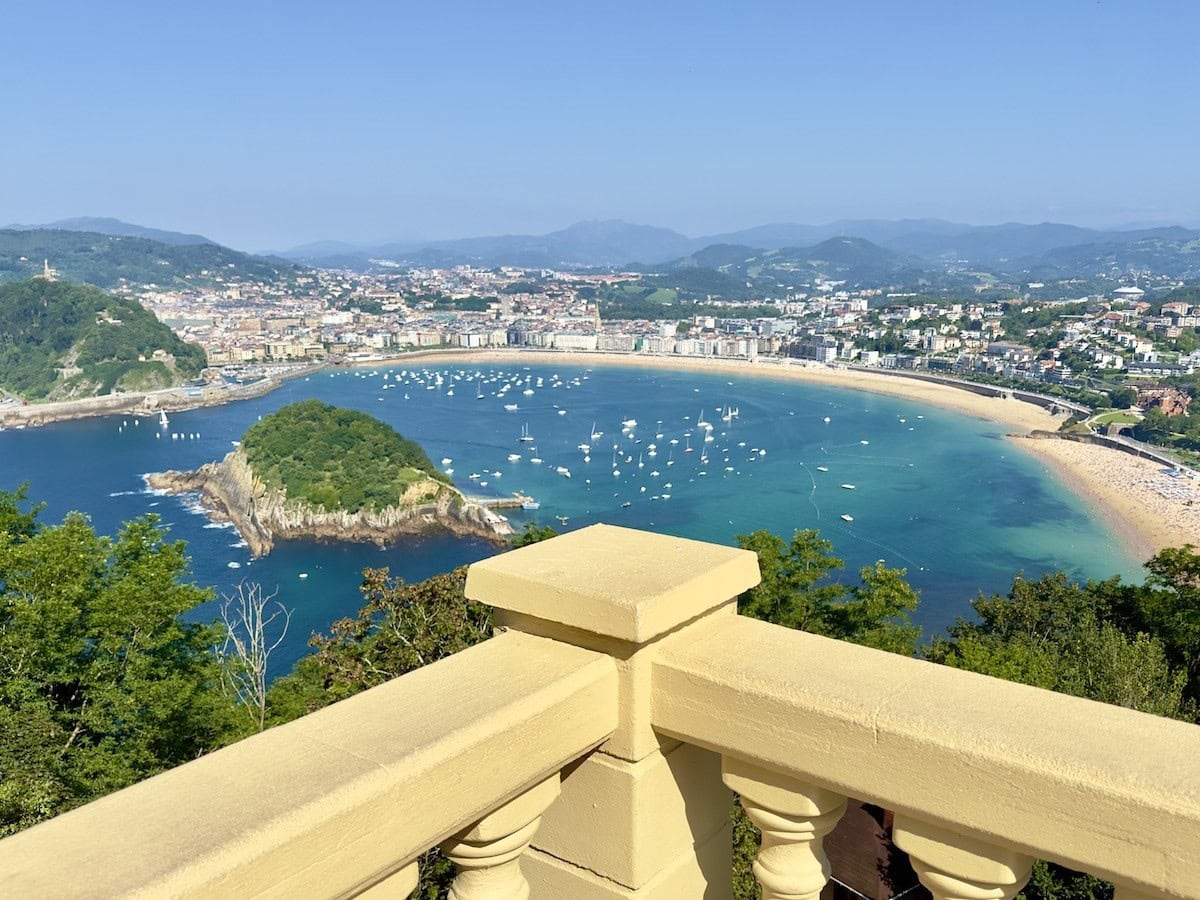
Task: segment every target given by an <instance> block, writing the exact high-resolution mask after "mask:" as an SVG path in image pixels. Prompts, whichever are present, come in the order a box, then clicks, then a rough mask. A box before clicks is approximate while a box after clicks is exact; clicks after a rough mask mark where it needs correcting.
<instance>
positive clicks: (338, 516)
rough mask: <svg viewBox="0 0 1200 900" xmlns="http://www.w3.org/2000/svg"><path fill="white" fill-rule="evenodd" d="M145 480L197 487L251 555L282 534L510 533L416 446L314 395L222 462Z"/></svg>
mask: <svg viewBox="0 0 1200 900" xmlns="http://www.w3.org/2000/svg"><path fill="white" fill-rule="evenodd" d="M146 481H147V483H148V484H149V485H150V487H152V488H155V489H157V490H163V491H167V492H170V493H175V494H179V493H199V494H200V496H201V502H202V503H203V504H204V506H205V507H206V508H207V509H208V510H209V513H210V515H211V516H212V517H213V519H215V520H217V521H227V522H232V523H233V525H234V527H236V528H237V530H238V532H239V533H240V534H241V536H242V538H243V539H244V540H245V541H246V543H247V544H248V545H249V547H250V552H251V553H252V554H253V555H254V556H256V557H257V556H265V555H266V554H268V553H270V552H271V549H272V547H273V546H274V544H275V541H276V540H280V539H288V538H300V537H307V538H316V539H320V540H339V541H342V540H355V541H373V542H375V543H377V544H379V545H381V546H382V545H386V544H389V543H392V542H393V541H395V540H396V539H398V538H400V537H402V536H405V535H412V534H421V533H425V532H430V531H439V530H442V531H449V532H451V533H452V534H456V535H461V536H464V537H468V536H470V537H482V538H485V539H487V540H491V541H494V542H496V543H506V542H507V540H508V538H509V536H510V535H511V534H512V528H511V526H510V525H509V524H508V521H507V520H506V519H505V518H504V517H503V516H500V515H498V514H497V513H495V512H493V511H492V510H490V509H487V508H486V507H485V506H483V505H482V504H480V503H477V502H474V501H472V500H469V499H468V498H467V497H466V496H464V495H463V493H462V492H461V491H459V490H458V488H456V487H454V485H453V484H451V483H450V480H449V479H448V478H447V477H446V476H445V475H444V474H442V473H441V472H439V471H438V470H437V469H436V468H435V467H434V465H433V463H432V462H431V461H430V460H429V457H428V456H427V455H426V454H425V451H424V450H422V449H421V447H420V445H418V444H417V443H415V442H414V441H410V440H406V439H405V438H403V437H401V436H400V434H398V433H397V432H396V430H395V429H393V428H392V427H391V426H389V425H386V424H385V423H383V422H380V421H379V420H378V419H376V418H374V417H372V416H369V415H367V414H366V413H362V412H356V411H354V410H349V409H341V408H338V407H335V406H330V405H329V404H327V403H322V402H321V401H320V400H305V401H303V402H301V403H293V404H290V405H289V406H285V407H283V408H281V409H279V410H277V411H276V412H274V413H271V414H270V415H268V416H264V417H263V418H262V419H260V420H259V421H258V422H256V423H255V424H254V425H252V426H251V427H250V428H249V429H248V430H247V431H246V433H245V434H244V435H243V437H242V440H241V442H240V445H239V446H238V447H236V448H235V449H234V450H233V451H232V452H231V453H229V455H227V456H226V457H225V458H224V459H223V460H221V461H219V462H212V463H208V464H206V465H204V466H201V467H200V468H199V469H198V470H196V471H195V472H174V471H171V472H159V473H152V474H149V475H147V476H146Z"/></svg>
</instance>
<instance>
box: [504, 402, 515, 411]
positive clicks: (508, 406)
mask: <svg viewBox="0 0 1200 900" xmlns="http://www.w3.org/2000/svg"><path fill="white" fill-rule="evenodd" d="M504 408H505V409H507V410H508V411H509V412H512V411H514V410H515V409H516V408H517V404H515V403H505V404H504Z"/></svg>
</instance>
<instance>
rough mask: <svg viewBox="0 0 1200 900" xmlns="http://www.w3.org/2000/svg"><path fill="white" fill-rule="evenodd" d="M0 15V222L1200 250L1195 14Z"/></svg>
mask: <svg viewBox="0 0 1200 900" xmlns="http://www.w3.org/2000/svg"><path fill="white" fill-rule="evenodd" d="M12 7H13V8H11V9H8V10H6V12H5V23H4V31H5V37H6V40H5V41H4V48H3V52H0V83H2V84H4V85H5V88H4V90H3V92H2V93H0V97H2V98H3V106H2V108H0V116H2V117H3V121H4V123H5V124H4V131H3V136H2V137H0V223H3V224H7V223H28V224H32V223H43V222H49V221H53V220H55V219H60V218H66V217H73V216H115V217H117V218H121V219H124V220H126V221H131V222H135V223H138V224H142V225H149V226H154V227H160V228H168V229H174V230H180V231H188V232H200V233H202V234H205V235H207V236H208V237H210V238H212V239H214V240H217V241H219V242H221V243H225V244H228V245H230V246H234V247H237V248H240V249H246V250H266V249H286V248H289V247H292V246H295V245H297V244H301V243H305V242H308V241H316V240H325V239H333V240H344V241H350V242H376V241H384V240H392V239H409V238H450V237H463V236H469V235H482V234H499V233H543V232H546V231H550V230H554V229H557V228H561V227H564V226H566V225H569V224H571V223H572V222H576V221H579V220H585V219H610V218H620V219H625V220H627V221H631V222H639V223H645V224H652V225H660V226H664V227H669V228H674V229H676V230H678V231H682V232H683V233H685V234H688V235H693V236H695V235H701V234H711V233H714V232H719V231H727V230H733V229H737V228H743V227H749V226H752V225H757V224H763V223H766V222H781V221H791V222H805V223H820V222H828V221H832V220H836V219H842V218H887V219H894V218H908V217H925V216H934V217H940V218H947V219H951V220H954V221H961V222H972V223H981V224H982V223H995V222H1004V221H1024V222H1040V221H1060V222H1071V223H1074V224H1081V225H1103V226H1113V225H1124V224H1134V223H1138V224H1142V223H1152V224H1161V223H1182V224H1189V225H1196V224H1200V165H1197V159H1200V149H1198V148H1200V140H1198V138H1200V108H1198V107H1200V90H1198V88H1200V65H1197V63H1196V56H1195V48H1196V47H1197V46H1200V4H1197V3H1194V2H1190V0H1178V2H1158V0H1136V2H1134V0H1130V2H1111V0H1101V2H1096V0H1091V2H1075V0H1055V2H1044V0H1002V2H992V0H971V2H964V0H954V2H939V0H928V2H921V0H908V2H900V0H889V2H866V0H863V2H849V0H847V2H836V3H834V2H806V0H792V2H779V3H774V2H771V3H766V2H741V3H733V2H727V0H726V2H719V3H707V2H702V0H692V2H680V3H676V2H666V0H664V2H652V0H640V2H636V3H626V2H621V0H616V2H607V3H586V4H584V3H579V4H575V3H562V2H556V3H524V2H519V0H512V2H487V3H461V2H454V0H441V2H428V0H427V2H422V3H412V2H397V0H390V2H355V0H339V2H337V3H332V2H328V0H322V2H317V3H309V2H303V0H293V2H287V3H283V2H255V0H239V2H224V0H205V2H204V3H163V2H157V3H153V4H151V3H133V2H121V0H109V2H104V3H95V2H91V0H87V2H83V0H81V2H77V3H65V2H56V0H42V2H39V3H22V4H14V5H12Z"/></svg>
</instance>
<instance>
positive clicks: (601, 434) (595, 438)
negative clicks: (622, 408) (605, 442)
mask: <svg viewBox="0 0 1200 900" xmlns="http://www.w3.org/2000/svg"><path fill="white" fill-rule="evenodd" d="M602 437H604V432H603V431H597V430H596V423H595V422H593V423H592V443H595V442H596V441H598V440H599V439H600V438H602Z"/></svg>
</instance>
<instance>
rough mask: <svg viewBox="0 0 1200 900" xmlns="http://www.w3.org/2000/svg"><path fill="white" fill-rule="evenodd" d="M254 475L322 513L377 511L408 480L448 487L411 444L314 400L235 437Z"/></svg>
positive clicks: (360, 416) (358, 415) (367, 419)
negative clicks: (432, 482) (239, 436)
mask: <svg viewBox="0 0 1200 900" xmlns="http://www.w3.org/2000/svg"><path fill="white" fill-rule="evenodd" d="M242 450H243V451H244V452H245V454H246V459H247V460H248V461H249V463H250V465H251V467H252V468H253V469H254V473H255V475H257V476H258V477H259V478H260V479H262V481H263V483H264V484H266V485H267V486H268V487H272V488H279V489H282V490H285V491H286V492H287V496H288V499H289V500H293V501H300V502H303V503H309V504H311V505H313V506H319V507H322V508H324V509H326V510H328V511H333V510H345V511H346V512H351V513H356V512H358V511H359V510H361V509H371V510H381V509H385V508H386V507H389V506H394V505H396V504H397V503H398V502H399V501H400V498H401V497H403V496H404V495H405V493H406V492H407V491H408V490H409V488H411V487H412V486H413V485H414V484H417V483H419V482H422V481H427V480H429V479H433V480H434V481H437V482H441V483H444V484H449V483H450V479H449V478H447V477H446V476H445V475H443V474H442V473H441V472H439V471H438V470H437V469H436V468H435V467H434V465H433V463H432V462H431V461H430V459H429V457H428V456H427V455H426V453H425V451H424V450H422V449H421V446H420V445H419V444H417V443H416V442H415V441H410V440H407V439H406V438H404V437H402V436H401V435H400V434H399V433H398V432H397V431H396V430H395V429H394V428H392V427H391V426H389V425H386V424H384V423H383V422H381V421H379V420H378V419H376V418H374V417H373V416H369V415H367V414H366V413H362V412H358V411H356V410H352V409H342V408H339V407H335V406H330V405H329V404H328V403H323V402H321V401H320V400H304V401H302V402H300V403H292V404H290V405H288V406H284V407H282V408H281V409H279V410H276V411H275V412H273V413H271V414H270V415H269V416H264V417H263V418H262V419H260V420H259V421H258V422H255V423H254V424H253V425H251V426H250V428H249V429H248V430H247V431H246V433H245V434H244V435H243V436H242Z"/></svg>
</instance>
